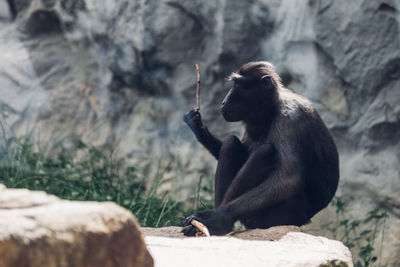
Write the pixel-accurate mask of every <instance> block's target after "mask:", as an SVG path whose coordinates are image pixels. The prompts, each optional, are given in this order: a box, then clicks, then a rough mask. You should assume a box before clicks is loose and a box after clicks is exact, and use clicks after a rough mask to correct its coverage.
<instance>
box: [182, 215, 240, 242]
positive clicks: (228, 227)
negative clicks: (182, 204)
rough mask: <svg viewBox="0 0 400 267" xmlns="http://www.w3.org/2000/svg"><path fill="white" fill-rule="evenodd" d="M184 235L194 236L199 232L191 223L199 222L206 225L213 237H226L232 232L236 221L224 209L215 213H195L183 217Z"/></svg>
mask: <svg viewBox="0 0 400 267" xmlns="http://www.w3.org/2000/svg"><path fill="white" fill-rule="evenodd" d="M180 219H181V224H182V226H183V229H182V233H183V234H184V235H185V236H194V235H196V233H197V232H198V231H199V230H198V229H197V228H196V227H194V226H193V225H192V224H191V222H192V220H197V221H199V222H201V223H202V224H204V225H205V226H206V227H207V228H208V231H209V232H210V234H211V235H224V234H227V233H229V232H231V231H232V228H233V224H234V220H233V218H232V217H231V216H230V215H229V214H228V213H227V212H225V211H224V210H223V209H217V210H214V211H206V212H195V213H193V214H192V215H189V216H182V217H181V218H180Z"/></svg>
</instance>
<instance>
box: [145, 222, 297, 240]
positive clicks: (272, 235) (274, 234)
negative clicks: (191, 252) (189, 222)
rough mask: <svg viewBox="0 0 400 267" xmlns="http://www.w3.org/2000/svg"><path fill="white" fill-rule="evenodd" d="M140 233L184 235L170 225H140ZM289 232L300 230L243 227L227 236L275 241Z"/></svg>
mask: <svg viewBox="0 0 400 267" xmlns="http://www.w3.org/2000/svg"><path fill="white" fill-rule="evenodd" d="M141 230H142V233H143V234H144V235H145V236H162V237H179V238H183V237H185V236H184V235H183V233H181V231H182V227H178V226H170V227H161V228H151V227H142V228H141ZM289 232H302V230H301V229H300V228H299V227H297V226H292V225H290V226H276V227H271V228H268V229H251V230H250V229H245V230H234V231H233V232H231V233H229V234H228V236H232V237H236V238H239V239H244V240H269V241H277V240H279V239H281V238H282V237H283V236H285V235H286V234H287V233H289Z"/></svg>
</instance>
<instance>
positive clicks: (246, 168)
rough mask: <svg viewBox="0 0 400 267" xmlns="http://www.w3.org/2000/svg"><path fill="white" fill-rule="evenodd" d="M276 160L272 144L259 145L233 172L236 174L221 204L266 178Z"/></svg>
mask: <svg viewBox="0 0 400 267" xmlns="http://www.w3.org/2000/svg"><path fill="white" fill-rule="evenodd" d="M277 160H278V159H277V151H276V149H275V147H274V146H273V145H271V144H264V145H261V146H260V147H259V148H258V149H257V150H256V151H254V152H253V153H252V154H251V155H250V157H249V159H248V160H247V161H246V162H245V163H244V164H243V166H241V168H240V170H239V171H238V172H237V174H235V175H236V176H235V177H234V179H233V181H232V183H231V184H230V185H229V188H227V190H226V193H225V194H224V197H223V201H222V205H224V204H225V203H228V202H229V201H231V200H233V199H235V198H237V197H239V196H240V195H242V194H244V193H245V192H247V191H249V190H250V189H252V188H254V187H256V186H257V185H259V184H260V183H262V182H263V181H264V180H266V179H268V177H269V175H270V174H271V173H272V172H273V170H274V169H275V168H276V165H277Z"/></svg>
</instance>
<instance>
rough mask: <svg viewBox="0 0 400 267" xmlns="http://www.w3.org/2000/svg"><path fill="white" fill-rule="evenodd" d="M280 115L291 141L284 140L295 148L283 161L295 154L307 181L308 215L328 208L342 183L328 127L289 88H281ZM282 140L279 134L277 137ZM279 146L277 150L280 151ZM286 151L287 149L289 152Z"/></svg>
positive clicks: (310, 107)
mask: <svg viewBox="0 0 400 267" xmlns="http://www.w3.org/2000/svg"><path fill="white" fill-rule="evenodd" d="M280 103H281V107H280V115H279V116H278V117H277V120H278V121H277V122H276V123H277V124H280V125H279V126H278V125H277V127H279V128H281V130H280V131H277V132H281V134H282V133H285V136H286V137H287V138H288V139H290V140H281V142H283V143H285V142H286V143H288V144H290V146H292V147H293V148H292V149H291V150H290V151H289V152H290V153H293V155H288V154H285V155H283V154H281V157H282V158H281V160H291V158H293V157H296V158H297V159H296V160H298V162H299V164H298V165H299V168H301V170H300V172H301V176H302V178H303V180H304V182H305V187H304V190H305V192H306V196H307V198H308V199H307V200H308V203H309V205H308V207H307V211H306V212H307V216H308V217H309V218H311V217H312V216H313V215H314V214H315V213H317V212H318V211H320V210H321V209H323V208H324V207H326V206H327V205H328V204H329V202H330V201H331V200H332V198H333V196H334V194H335V192H336V190H337V186H338V182H339V156H338V152H337V148H336V145H335V142H334V140H333V137H332V135H331V134H330V132H329V130H328V128H327V127H326V126H325V124H324V122H323V121H322V119H321V118H320V116H319V115H318V113H317V111H316V110H315V109H314V108H313V107H312V104H311V102H310V101H309V100H307V99H306V98H305V97H303V96H300V95H298V94H296V93H294V92H292V91H290V90H288V89H282V91H280ZM277 139H279V137H277ZM279 145H280V144H277V146H278V147H277V149H278V151H279ZM286 152H287V151H286Z"/></svg>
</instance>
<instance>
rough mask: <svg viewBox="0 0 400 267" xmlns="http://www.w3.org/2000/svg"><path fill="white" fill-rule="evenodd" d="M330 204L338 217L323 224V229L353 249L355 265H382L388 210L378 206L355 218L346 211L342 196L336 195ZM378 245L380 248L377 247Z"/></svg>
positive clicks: (360, 266)
mask: <svg viewBox="0 0 400 267" xmlns="http://www.w3.org/2000/svg"><path fill="white" fill-rule="evenodd" d="M330 205H331V206H333V207H334V208H335V213H336V219H335V220H334V221H331V222H328V223H326V224H323V225H321V230H327V231H328V232H329V233H330V234H331V237H332V238H333V239H336V240H340V241H342V242H343V244H344V245H346V246H347V247H348V248H349V249H350V250H351V253H352V255H353V259H354V266H355V267H368V266H382V265H381V262H380V261H381V258H382V247H383V242H384V237H385V222H386V218H387V217H388V214H387V213H386V211H384V210H380V209H379V208H376V209H373V210H371V211H370V212H368V214H367V215H366V217H365V218H363V219H354V218H352V217H350V216H349V215H348V213H347V212H346V205H345V203H344V201H343V200H342V199H341V198H340V197H335V198H334V199H333V201H332V202H331V204H330ZM366 227H367V228H366ZM376 241H378V242H379V243H380V244H377V243H376ZM378 245H380V249H379V250H377V249H376V248H377V247H379V246H378Z"/></svg>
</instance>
